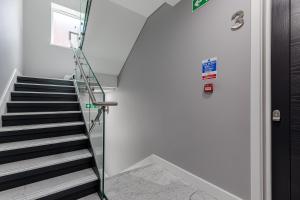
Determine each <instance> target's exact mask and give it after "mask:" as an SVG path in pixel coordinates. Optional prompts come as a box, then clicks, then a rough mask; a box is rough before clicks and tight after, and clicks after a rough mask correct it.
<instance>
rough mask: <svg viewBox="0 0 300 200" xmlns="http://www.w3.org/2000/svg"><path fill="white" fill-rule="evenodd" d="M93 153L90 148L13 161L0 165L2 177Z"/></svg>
mask: <svg viewBox="0 0 300 200" xmlns="http://www.w3.org/2000/svg"><path fill="white" fill-rule="evenodd" d="M91 157H92V154H91V153H90V151H89V150H88V149H83V150H79V151H72V152H67V153H61V154H55V155H51V156H44V157H38V158H34V159H28V160H22V161H17V162H13V163H8V164H3V165H0V179H1V177H4V176H9V175H13V174H18V173H23V172H26V171H31V170H37V169H41V168H45V167H50V166H54V165H58V164H62V163H67V162H72V161H75V160H80V159H85V158H91Z"/></svg>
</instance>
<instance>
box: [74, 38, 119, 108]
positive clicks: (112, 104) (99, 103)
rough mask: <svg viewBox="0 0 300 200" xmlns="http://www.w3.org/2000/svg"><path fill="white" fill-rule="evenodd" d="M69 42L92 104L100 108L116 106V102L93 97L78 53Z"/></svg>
mask: <svg viewBox="0 0 300 200" xmlns="http://www.w3.org/2000/svg"><path fill="white" fill-rule="evenodd" d="M70 43H71V48H72V50H73V53H74V58H75V60H76V65H78V67H79V70H80V72H81V74H82V77H83V80H84V83H85V85H86V88H87V91H88V93H89V96H90V98H91V101H92V104H93V105H95V106H98V107H101V108H107V107H110V106H117V105H118V103H117V102H112V101H105V102H98V101H97V100H96V97H95V95H94V93H93V90H92V89H91V87H90V85H89V84H88V80H87V75H86V74H85V72H84V70H83V67H82V65H81V62H80V61H79V58H78V55H77V53H76V50H75V48H74V47H73V45H72V42H71V41H70Z"/></svg>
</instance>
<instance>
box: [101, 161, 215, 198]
mask: <svg viewBox="0 0 300 200" xmlns="http://www.w3.org/2000/svg"><path fill="white" fill-rule="evenodd" d="M105 193H106V195H107V197H108V199H109V200H218V199H217V198H215V197H213V196H211V195H209V194H208V193H206V192H205V191H202V190H201V188H195V187H193V186H192V185H190V184H188V183H184V182H183V181H182V180H181V179H180V178H179V177H177V176H175V175H173V174H172V173H171V172H169V171H168V170H166V169H164V168H163V167H161V166H158V165H150V166H147V167H144V168H140V169H137V170H133V171H130V172H125V173H123V174H120V175H117V176H114V177H111V178H108V179H107V181H106V190H105Z"/></svg>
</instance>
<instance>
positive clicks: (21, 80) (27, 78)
mask: <svg viewBox="0 0 300 200" xmlns="http://www.w3.org/2000/svg"><path fill="white" fill-rule="evenodd" d="M17 81H18V82H19V83H56V84H61V85H73V83H74V81H73V80H65V79H56V78H47V77H45V78H44V77H30V76H18V77H17Z"/></svg>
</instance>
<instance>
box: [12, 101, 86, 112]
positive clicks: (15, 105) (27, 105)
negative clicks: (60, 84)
mask: <svg viewBox="0 0 300 200" xmlns="http://www.w3.org/2000/svg"><path fill="white" fill-rule="evenodd" d="M79 110H80V103H79V102H78V101H10V102H8V103H7V112H8V113H20V112H55V111H79Z"/></svg>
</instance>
